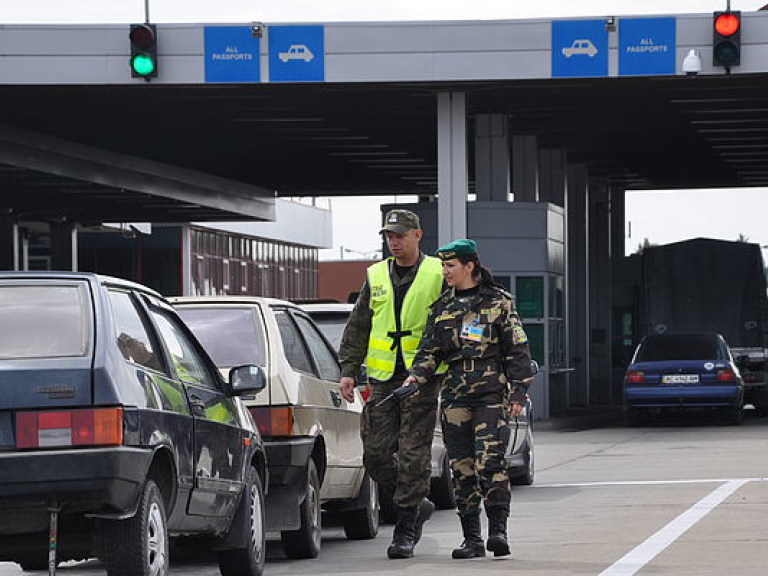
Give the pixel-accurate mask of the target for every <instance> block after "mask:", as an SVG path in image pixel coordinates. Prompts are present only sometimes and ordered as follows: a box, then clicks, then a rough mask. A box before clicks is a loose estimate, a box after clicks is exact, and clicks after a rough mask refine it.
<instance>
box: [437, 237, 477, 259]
mask: <svg viewBox="0 0 768 576" xmlns="http://www.w3.org/2000/svg"><path fill="white" fill-rule="evenodd" d="M475 254H477V244H476V243H475V241H474V240H470V239H469V238H462V239H461V240H454V241H453V242H449V243H448V244H446V245H445V246H441V247H440V248H438V249H437V252H435V255H436V256H437V257H438V258H440V259H441V260H451V259H452V258H459V257H460V256H473V255H475Z"/></svg>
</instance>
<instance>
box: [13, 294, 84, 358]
mask: <svg viewBox="0 0 768 576" xmlns="http://www.w3.org/2000/svg"><path fill="white" fill-rule="evenodd" d="M90 310H91V307H90V299H89V298H88V292H87V290H86V287H85V285H83V284H69V285H57V286H51V285H45V286H43V285H38V286H33V285H13V284H11V285H3V286H0V327H2V328H1V329H0V359H3V360H10V359H27V358H62V357H73V356H74V357H77V356H85V355H86V354H88V351H89V350H90V339H91V326H92V324H93V323H92V322H91V312H90Z"/></svg>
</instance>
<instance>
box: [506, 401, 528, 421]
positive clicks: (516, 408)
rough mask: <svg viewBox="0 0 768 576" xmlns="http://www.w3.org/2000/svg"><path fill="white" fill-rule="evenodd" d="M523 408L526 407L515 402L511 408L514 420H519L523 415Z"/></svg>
mask: <svg viewBox="0 0 768 576" xmlns="http://www.w3.org/2000/svg"><path fill="white" fill-rule="evenodd" d="M523 408H525V405H523V404H520V403H519V402H513V403H512V404H511V405H510V407H509V409H510V414H511V415H512V417H513V418H517V417H518V416H520V414H522V413H523Z"/></svg>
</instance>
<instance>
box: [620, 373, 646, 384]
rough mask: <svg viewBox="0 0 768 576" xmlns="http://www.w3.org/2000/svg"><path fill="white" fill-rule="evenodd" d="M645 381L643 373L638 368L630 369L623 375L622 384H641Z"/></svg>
mask: <svg viewBox="0 0 768 576" xmlns="http://www.w3.org/2000/svg"><path fill="white" fill-rule="evenodd" d="M643 382H645V374H644V373H643V372H640V370H630V371H629V372H627V375H626V376H624V384H642V383H643Z"/></svg>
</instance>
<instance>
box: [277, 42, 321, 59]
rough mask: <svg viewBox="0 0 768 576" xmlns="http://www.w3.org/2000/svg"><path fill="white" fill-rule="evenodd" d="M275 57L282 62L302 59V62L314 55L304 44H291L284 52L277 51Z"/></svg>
mask: <svg viewBox="0 0 768 576" xmlns="http://www.w3.org/2000/svg"><path fill="white" fill-rule="evenodd" d="M277 57H278V58H280V60H281V61H282V62H288V61H289V60H303V61H304V62H310V61H311V60H312V59H313V58H314V57H315V55H314V54H312V51H311V50H310V49H309V47H308V46H306V45H305V44H291V47H290V48H288V50H286V51H285V52H279V53H278V54H277Z"/></svg>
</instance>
